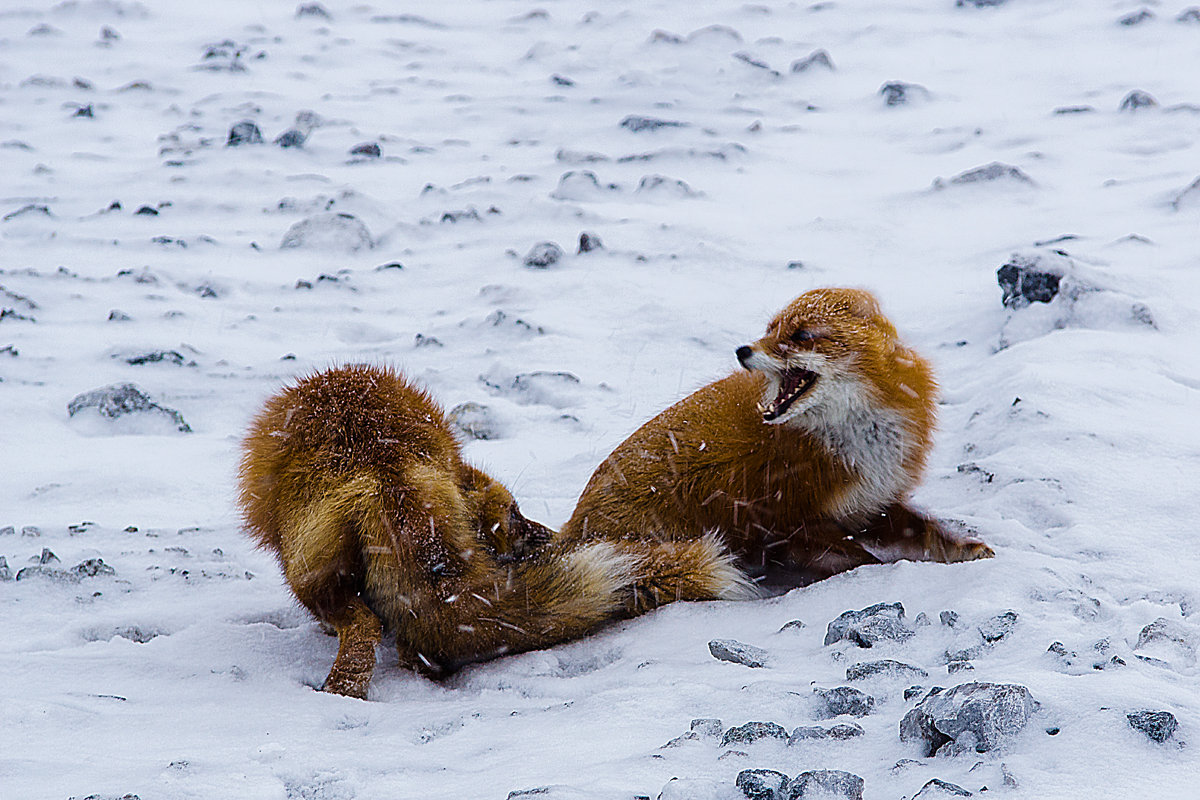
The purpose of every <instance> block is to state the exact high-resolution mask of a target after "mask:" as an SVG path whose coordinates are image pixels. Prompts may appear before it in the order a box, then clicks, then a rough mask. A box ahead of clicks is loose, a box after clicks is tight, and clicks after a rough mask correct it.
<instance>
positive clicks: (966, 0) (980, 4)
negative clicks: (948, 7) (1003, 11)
mask: <svg viewBox="0 0 1200 800" xmlns="http://www.w3.org/2000/svg"><path fill="white" fill-rule="evenodd" d="M1006 2H1008V0H957V2H956V3H955V4H954V5H955V7H956V8H962V7H963V6H974V7H975V8H995V7H996V6H1002V5H1004V4H1005V3H1006Z"/></svg>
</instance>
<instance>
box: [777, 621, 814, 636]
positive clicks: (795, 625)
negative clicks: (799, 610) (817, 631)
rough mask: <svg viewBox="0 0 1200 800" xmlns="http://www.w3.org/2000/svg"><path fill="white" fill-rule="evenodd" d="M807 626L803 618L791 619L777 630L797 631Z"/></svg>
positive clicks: (781, 631)
mask: <svg viewBox="0 0 1200 800" xmlns="http://www.w3.org/2000/svg"><path fill="white" fill-rule="evenodd" d="M807 627H808V626H807V625H805V624H804V620H800V619H793V620H789V621H787V622H785V623H783V627H782V628H780V629H779V632H780V633H783V632H784V631H798V630H801V629H802V628H807Z"/></svg>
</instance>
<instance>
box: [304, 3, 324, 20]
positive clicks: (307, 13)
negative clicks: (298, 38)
mask: <svg viewBox="0 0 1200 800" xmlns="http://www.w3.org/2000/svg"><path fill="white" fill-rule="evenodd" d="M301 17H317V18H318V19H333V15H332V14H330V13H329V11H328V10H327V9H326V8H325V6H323V5H321V4H320V3H303V4H301V5H299V6H296V19H300V18H301Z"/></svg>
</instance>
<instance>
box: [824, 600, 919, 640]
mask: <svg viewBox="0 0 1200 800" xmlns="http://www.w3.org/2000/svg"><path fill="white" fill-rule="evenodd" d="M915 633H916V632H915V631H913V630H912V629H911V628H909V627H907V626H906V625H905V624H904V606H903V605H902V604H900V603H876V604H875V605H873V606H868V607H866V608H864V609H862V610H860V611H845V612H843V613H842V615H841V616H839V617H838V618H837V619H835V620H834V621H833V622H830V623H829V627H828V628H827V629H826V631H825V644H826V645H831V644H833V643H834V642H839V641H841V640H843V639H845V640H846V641H850V642H854V644H856V645H858V646H859V647H871V646H873V645H874V644H875V643H877V642H883V641H893V642H904V641H907V640H908V639H911V638H912V637H913V636H914V635H915Z"/></svg>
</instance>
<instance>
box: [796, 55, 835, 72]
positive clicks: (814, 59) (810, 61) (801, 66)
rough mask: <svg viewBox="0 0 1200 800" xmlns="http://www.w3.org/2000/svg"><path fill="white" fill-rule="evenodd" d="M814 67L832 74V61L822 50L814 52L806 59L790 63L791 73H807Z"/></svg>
mask: <svg viewBox="0 0 1200 800" xmlns="http://www.w3.org/2000/svg"><path fill="white" fill-rule="evenodd" d="M815 67H820V68H821V69H825V70H828V71H830V72H833V69H834V67H833V59H831V58H830V57H829V53H826V52H825V51H824V50H814V51H812V52H811V53H810V54H809V55H808V56H807V57H805V58H801V59H798V60H796V61H793V62H792V72H807V71H808V70H810V69H813V68H815Z"/></svg>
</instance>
